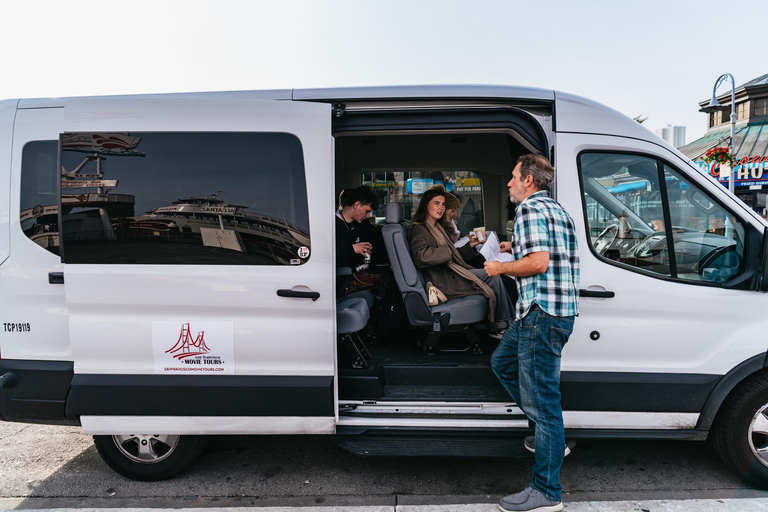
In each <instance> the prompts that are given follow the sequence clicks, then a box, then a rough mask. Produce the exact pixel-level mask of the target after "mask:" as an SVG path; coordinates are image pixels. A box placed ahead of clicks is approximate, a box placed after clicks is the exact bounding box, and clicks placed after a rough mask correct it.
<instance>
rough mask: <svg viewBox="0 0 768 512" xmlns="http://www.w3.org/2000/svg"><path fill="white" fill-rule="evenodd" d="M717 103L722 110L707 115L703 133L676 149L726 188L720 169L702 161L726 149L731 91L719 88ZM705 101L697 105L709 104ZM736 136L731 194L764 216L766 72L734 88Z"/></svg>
mask: <svg viewBox="0 0 768 512" xmlns="http://www.w3.org/2000/svg"><path fill="white" fill-rule="evenodd" d="M720 89H721V90H723V91H724V92H723V94H721V95H719V96H718V97H717V101H718V102H720V104H721V105H723V107H724V109H723V110H721V111H718V112H713V113H711V114H707V133H706V134H705V135H704V136H703V137H702V138H700V139H698V140H695V141H693V142H691V143H690V144H687V145H685V146H683V147H681V148H680V151H681V152H682V153H683V154H685V155H686V156H687V157H688V158H690V159H691V160H693V161H695V162H697V163H698V164H699V165H700V166H701V167H702V168H704V169H705V170H706V171H707V172H709V173H710V174H711V175H712V176H714V177H715V178H716V179H718V180H719V181H720V183H721V184H723V185H724V186H725V187H726V188H727V187H728V176H721V174H720V166H719V165H718V164H715V163H710V164H707V163H705V162H703V158H704V154H705V153H706V152H707V150H709V149H712V148H716V147H725V148H727V147H728V143H729V140H730V137H731V127H730V122H731V120H730V116H731V108H733V106H732V105H731V88H730V87H721V88H720ZM709 101H710V100H709V99H706V100H702V101H700V102H699V105H700V106H701V107H705V106H707V105H709ZM736 115H737V120H736V133H735V137H734V138H735V140H734V143H733V147H734V155H735V157H736V167H735V168H734V169H733V172H734V177H735V179H736V182H735V192H736V195H737V196H739V198H740V199H741V200H742V201H744V202H745V203H747V204H748V205H750V206H751V207H752V208H753V209H754V210H755V211H757V212H759V213H761V214H762V215H763V216H766V213H767V212H766V195H768V73H766V74H765V75H763V76H759V77H757V78H755V79H754V80H750V81H749V82H747V83H745V84H743V85H740V86H738V87H736Z"/></svg>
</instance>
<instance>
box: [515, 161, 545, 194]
mask: <svg viewBox="0 0 768 512" xmlns="http://www.w3.org/2000/svg"><path fill="white" fill-rule="evenodd" d="M517 164H522V165H521V166H520V179H525V177H526V176H531V177H532V178H533V184H534V185H535V186H536V188H537V189H539V190H549V189H550V188H551V187H552V182H553V181H554V180H555V170H554V169H553V168H552V166H551V165H549V160H547V159H546V158H544V157H543V156H541V155H533V154H528V155H523V156H521V157H520V158H518V159H517V163H516V164H515V165H517Z"/></svg>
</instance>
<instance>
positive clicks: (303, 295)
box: [277, 289, 320, 302]
mask: <svg viewBox="0 0 768 512" xmlns="http://www.w3.org/2000/svg"><path fill="white" fill-rule="evenodd" d="M277 296H278V297H292V298H294V299H312V301H313V302H314V301H316V300H317V299H319V298H320V292H312V291H303V290H285V289H283V290H277Z"/></svg>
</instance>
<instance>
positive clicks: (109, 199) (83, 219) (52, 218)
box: [19, 193, 135, 252]
mask: <svg viewBox="0 0 768 512" xmlns="http://www.w3.org/2000/svg"><path fill="white" fill-rule="evenodd" d="M134 201H135V198H134V196H132V195H127V194H98V193H97V194H64V195H62V196H61V204H62V206H63V208H64V215H68V214H69V213H70V212H71V211H72V208H75V207H86V208H87V207H92V208H103V209H105V210H106V211H107V212H108V214H109V215H110V216H112V217H126V216H130V215H133V212H134V207H133V205H134ZM19 216H20V219H19V220H20V222H21V224H22V229H23V230H24V233H25V234H26V235H27V236H28V237H29V238H30V239H31V240H32V241H33V242H35V243H36V244H37V245H39V246H41V247H43V248H45V249H48V250H53V251H54V252H56V251H58V249H59V207H58V206H57V205H50V206H43V205H36V206H34V207H32V208H27V209H25V210H22V211H21V212H20V215H19ZM93 224H94V223H93V222H89V221H88V220H87V215H85V214H75V215H70V216H69V217H68V218H67V219H66V220H65V223H64V225H65V229H64V231H65V233H66V236H67V239H68V240H88V239H98V240H101V239H104V238H105V233H104V231H105V230H104V229H103V226H102V224H101V223H99V224H98V225H95V226H94V225H93ZM89 228H92V229H89Z"/></svg>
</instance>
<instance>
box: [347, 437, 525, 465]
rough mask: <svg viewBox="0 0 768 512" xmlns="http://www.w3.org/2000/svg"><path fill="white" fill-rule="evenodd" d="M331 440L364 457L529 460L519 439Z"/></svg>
mask: <svg viewBox="0 0 768 512" xmlns="http://www.w3.org/2000/svg"><path fill="white" fill-rule="evenodd" d="M334 440H335V441H336V443H337V444H338V445H339V446H340V447H341V448H343V449H344V450H347V451H349V452H352V453H354V454H356V455H362V456H366V457H467V458H514V459H530V458H532V457H533V455H532V454H531V453H530V452H528V451H527V450H526V449H525V448H524V447H523V438H522V437H462V436H453V437H448V436H438V437H425V436H416V435H414V436H412V435H402V436H400V435H357V436H344V435H341V436H337V437H336V438H335V439H334Z"/></svg>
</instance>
